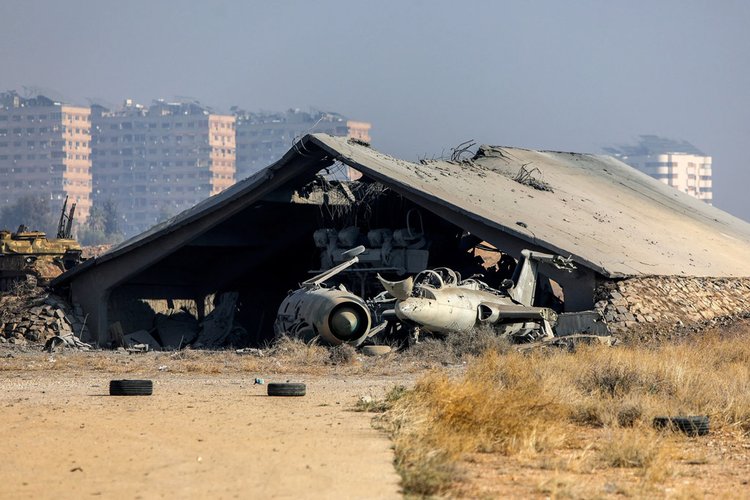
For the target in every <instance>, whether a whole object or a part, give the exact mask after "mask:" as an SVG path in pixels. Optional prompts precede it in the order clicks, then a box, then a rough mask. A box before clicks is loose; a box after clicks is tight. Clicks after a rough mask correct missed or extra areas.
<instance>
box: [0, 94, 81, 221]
mask: <svg viewBox="0 0 750 500" xmlns="http://www.w3.org/2000/svg"><path fill="white" fill-rule="evenodd" d="M29 194H32V195H33V194H38V195H42V196H44V197H45V198H48V199H49V200H50V206H51V208H54V209H59V208H62V204H63V201H64V200H65V197H66V196H67V197H68V198H69V200H70V202H75V203H76V204H77V207H76V220H78V221H84V220H86V218H87V217H88V215H89V212H90V210H91V203H92V199H91V194H92V177H91V113H90V110H89V108H87V107H79V106H69V105H66V104H62V103H60V102H56V101H53V100H52V99H49V98H47V97H44V96H36V97H33V98H23V97H21V96H19V95H18V94H16V93H15V92H6V93H3V94H0V203H2V205H3V206H5V205H9V204H13V203H15V202H16V201H17V200H18V198H20V197H22V196H24V195H29Z"/></svg>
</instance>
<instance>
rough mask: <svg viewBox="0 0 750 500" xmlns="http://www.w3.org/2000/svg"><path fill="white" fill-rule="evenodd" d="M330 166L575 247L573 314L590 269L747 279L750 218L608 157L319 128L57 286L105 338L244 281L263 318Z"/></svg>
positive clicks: (292, 265)
mask: <svg viewBox="0 0 750 500" xmlns="http://www.w3.org/2000/svg"><path fill="white" fill-rule="evenodd" d="M336 166H340V167H343V166H349V167H352V168H354V169H357V170H359V171H360V172H362V173H363V174H364V176H365V177H366V178H368V179H370V180H373V181H377V182H379V183H381V184H382V185H384V186H386V187H387V188H389V189H390V190H391V191H393V192H394V193H396V194H398V195H400V196H402V197H403V198H404V199H405V200H408V201H409V202H410V203H412V204H414V205H416V206H419V207H422V208H424V209H425V210H427V211H428V212H430V213H432V214H434V216H436V217H437V218H439V219H441V220H444V221H446V222H448V223H450V224H452V225H453V226H454V227H457V228H461V229H463V230H465V231H470V232H471V233H472V234H473V235H475V236H477V237H479V238H481V239H484V240H485V241H488V242H490V243H492V244H494V245H496V246H497V248H499V249H501V250H502V251H504V252H508V253H511V254H512V255H514V256H516V257H518V256H520V252H521V250H522V249H524V248H529V249H531V250H540V251H548V252H552V253H558V254H562V255H565V256H567V255H571V256H572V257H573V259H574V261H575V262H576V264H577V265H578V269H577V270H576V271H575V272H574V273H571V274H567V273H563V274H565V275H564V276H559V277H558V276H550V277H551V278H553V279H556V280H558V281H559V283H560V285H561V286H562V287H563V288H565V301H566V308H567V307H568V306H570V307H571V309H570V310H573V311H576V310H585V309H587V308H591V307H592V306H593V301H594V298H593V295H594V289H595V284H596V274H599V275H602V276H605V277H609V278H617V277H628V276H639V275H677V276H713V277H744V276H750V259H748V256H750V224H748V223H746V222H743V221H741V220H739V219H736V218H734V217H732V216H730V215H728V214H726V213H724V212H722V211H721V210H718V209H716V208H713V207H711V206H709V205H706V204H704V203H703V202H701V201H699V200H697V199H695V198H692V197H690V196H688V195H687V194H685V193H680V192H678V191H677V190H675V189H673V188H671V187H669V186H666V185H665V184H662V183H661V182H659V181H657V180H655V179H652V178H650V177H648V176H646V175H645V174H642V173H640V172H638V171H637V170H635V169H633V168H631V167H629V166H627V165H625V164H624V163H621V162H619V161H618V160H615V159H614V158H611V157H608V156H596V155H586V154H573V153H559V152H540V151H530V150H524V149H518V148H507V147H489V146H485V147H482V148H480V150H479V152H478V154H477V155H476V157H475V158H474V159H472V160H467V161H428V162H423V163H420V164H417V163H410V162H407V161H403V160H399V159H396V158H392V157H390V156H387V155H385V154H382V153H379V152H377V151H375V150H373V149H371V148H369V147H367V146H365V145H362V144H358V143H356V142H353V141H347V140H346V139H344V138H336V137H331V136H328V135H324V134H314V135H307V136H305V137H304V138H302V139H301V140H300V141H299V142H297V143H296V144H295V145H294V146H293V147H292V149H290V150H289V151H288V152H287V153H286V154H285V155H284V157H283V158H281V159H280V160H279V161H277V162H276V163H274V164H273V165H270V166H269V167H267V168H265V169H264V170H261V171H260V172H258V173H257V174H255V175H253V176H252V177H249V178H247V179H244V180H242V181H240V182H238V183H237V184H235V185H234V186H232V187H230V188H229V189H227V190H225V191H224V192H222V193H220V194H218V195H215V196H213V197H211V198H208V199H206V200H204V201H203V202H201V203H199V204H197V205H196V206H194V207H193V208H191V209H189V210H186V211H184V212H182V213H181V214H179V215H177V216H176V217H173V218H172V219H169V220H167V221H165V222H163V223H161V224H158V225H156V226H154V227H153V228H151V229H150V230H148V231H146V232H144V233H141V234H139V235H137V236H135V237H134V238H131V239H130V240H128V241H125V242H124V243H122V244H120V245H118V246H117V247H115V248H113V249H111V250H110V251H109V252H107V253H105V254H103V255H101V256H99V257H97V258H95V259H91V260H88V261H86V262H84V263H83V264H81V265H79V266H77V267H75V268H74V269H72V270H70V271H68V272H66V273H65V274H63V275H62V276H60V277H58V278H57V279H56V280H55V281H54V282H53V283H52V285H53V287H56V288H60V287H69V288H70V294H71V298H72V300H73V301H74V302H76V303H78V304H80V305H81V306H82V308H83V310H84V311H85V312H86V314H87V315H88V321H89V322H88V326H89V328H90V331H91V332H92V335H93V336H94V338H95V339H98V342H100V343H103V342H106V341H107V339H108V327H109V324H110V323H109V320H108V318H110V317H112V315H113V314H117V311H118V310H122V307H120V306H117V304H118V303H120V304H121V303H122V302H121V300H125V299H124V298H123V297H125V296H127V295H128V294H134V296H137V297H141V298H149V297H150V298H162V299H163V298H184V299H195V300H196V303H197V304H198V303H201V302H202V300H203V299H201V297H204V298H205V297H206V296H207V295H209V294H211V293H214V292H217V291H221V290H230V289H232V288H233V287H237V286H243V287H246V288H247V289H248V290H250V293H251V294H254V295H253V296H252V297H251V298H249V299H248V301H247V303H246V307H245V309H248V308H252V309H253V311H254V312H253V311H251V312H248V314H251V313H252V314H256V320H257V321H256V323H257V324H259V325H260V324H265V323H263V322H266V323H267V322H268V320H267V318H268V316H269V315H268V314H267V312H268V311H271V310H273V309H274V308H275V307H278V301H277V299H278V300H280V298H283V296H284V294H285V293H286V291H287V290H288V289H289V287H290V286H294V283H296V282H298V280H299V277H301V276H303V275H304V273H306V272H308V271H309V267H307V264H306V263H305V261H304V260H305V259H304V258H300V257H301V256H303V254H304V255H306V253H310V252H314V251H315V248H314V246H313V242H312V231H314V229H316V228H315V227H314V225H315V224H316V222H317V220H316V214H318V213H319V210H317V209H312V210H310V208H311V207H310V206H309V205H307V206H306V205H305V204H304V203H305V202H304V201H300V200H299V198H300V197H299V193H297V190H301V189H302V188H303V187H304V186H306V185H307V184H309V183H310V181H312V180H313V179H314V178H315V176H316V173H317V172H319V171H320V170H321V169H324V168H327V167H334V168H335V167H336ZM350 194H351V193H350ZM294 200H298V201H294ZM307 203H309V200H308V202H307ZM314 206H315V207H317V206H318V205H314ZM308 233H309V234H308ZM308 240H309V241H308ZM305 242H307V243H305ZM305 245H309V246H308V247H306V249H304V250H301V248H304V247H305ZM558 278H559V279H558ZM269 286H271V287H274V290H271V291H269V289H268V288H269ZM566 287H567V288H566ZM134 314H135V315H136V316H137V315H138V312H137V311H136V312H135V313H134ZM263 318H266V319H263ZM253 321H255V320H253ZM263 328H265V327H263ZM261 329H262V328H261V327H258V331H260V330H261Z"/></svg>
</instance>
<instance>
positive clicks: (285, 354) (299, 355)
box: [271, 337, 330, 367]
mask: <svg viewBox="0 0 750 500" xmlns="http://www.w3.org/2000/svg"><path fill="white" fill-rule="evenodd" d="M271 355H272V356H273V357H274V358H275V359H276V360H277V361H279V362H281V363H286V364H291V365H294V366H296V367H309V366H310V365H316V366H322V365H324V364H325V363H326V362H327V361H328V360H329V359H330V354H329V352H328V349H326V348H325V347H323V346H321V345H318V344H316V343H314V342H311V343H309V344H307V343H305V342H304V341H302V340H300V339H295V338H291V337H281V338H280V339H279V340H278V341H277V342H276V344H275V345H274V347H273V348H272V349H271Z"/></svg>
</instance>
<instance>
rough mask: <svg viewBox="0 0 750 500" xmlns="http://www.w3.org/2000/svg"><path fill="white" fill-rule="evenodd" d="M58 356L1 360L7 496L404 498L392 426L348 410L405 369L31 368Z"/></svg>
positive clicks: (0, 493) (3, 491) (0, 491)
mask: <svg viewBox="0 0 750 500" xmlns="http://www.w3.org/2000/svg"><path fill="white" fill-rule="evenodd" d="M58 359H59V358H58ZM58 359H55V357H54V356H50V355H49V354H42V353H38V354H34V355H29V356H27V357H26V358H24V360H23V362H24V363H26V362H28V363H30V364H32V365H33V366H34V368H33V369H31V370H29V371H24V370H16V369H14V368H11V367H9V366H7V365H6V367H5V368H4V369H3V370H2V371H0V422H2V425H0V443H2V449H3V454H2V455H3V459H2V460H0V477H2V478H3V486H2V488H0V497H2V498H14V499H15V498H35V499H36V498H91V497H102V498H142V499H148V498H397V497H400V496H401V495H400V492H399V477H398V475H397V473H396V472H395V470H394V468H393V465H392V462H393V453H392V450H391V447H390V442H389V440H388V438H387V437H386V436H385V435H383V434H382V433H379V432H378V431H376V430H374V429H373V428H372V426H371V424H370V420H371V418H372V415H371V414H368V413H361V412H355V411H352V410H353V408H354V406H355V404H356V402H357V401H358V399H359V398H360V396H362V395H372V396H373V397H381V396H382V394H383V393H384V392H385V391H386V390H388V389H389V388H391V387H392V386H393V385H394V384H396V383H403V382H404V376H398V377H389V376H374V377H368V376H362V375H358V376H356V377H345V376H339V375H289V374H284V375H273V374H268V373H266V374H250V373H244V374H243V373H228V374H221V373H219V374H211V373H208V374H203V373H201V374H191V373H170V372H169V371H162V372H159V371H155V370H154V369H153V368H149V367H147V366H145V367H144V368H143V369H142V370H136V371H134V372H129V373H127V374H122V373H117V371H116V370H114V373H107V370H106V369H102V366H101V364H97V365H96V366H94V363H92V364H91V366H90V367H86V365H85V363H84V364H75V363H73V364H71V366H70V367H69V368H66V369H62V370H60V369H44V367H43V366H41V367H40V366H39V365H44V363H48V364H49V365H53V364H55V363H57V362H58ZM52 360H54V361H52ZM7 361H8V360H5V359H0V364H2V363H6V362H7ZM13 361H16V362H17V360H13ZM139 371H140V372H139ZM256 376H263V377H264V378H265V381H266V383H267V382H268V381H282V382H283V381H286V380H293V381H302V382H305V383H306V384H307V389H308V394H307V395H306V396H305V397H296V398H295V397H291V398H280V397H268V396H267V395H266V385H255V384H254V378H255V377H256ZM141 377H142V378H149V379H152V380H153V381H154V394H153V395H152V396H150V397H146V396H141V397H114V396H109V395H108V384H109V380H111V379H118V378H141ZM412 378H413V377H412Z"/></svg>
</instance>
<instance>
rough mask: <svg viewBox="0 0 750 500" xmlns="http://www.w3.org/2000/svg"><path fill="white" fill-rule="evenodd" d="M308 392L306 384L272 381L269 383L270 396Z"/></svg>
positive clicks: (297, 394) (301, 394)
mask: <svg viewBox="0 0 750 500" xmlns="http://www.w3.org/2000/svg"><path fill="white" fill-rule="evenodd" d="M306 392H307V387H306V386H305V384H300V383H296V382H271V383H270V384H268V395H269V396H304V395H305V393H306Z"/></svg>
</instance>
